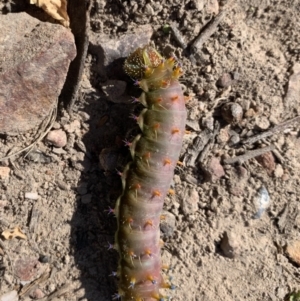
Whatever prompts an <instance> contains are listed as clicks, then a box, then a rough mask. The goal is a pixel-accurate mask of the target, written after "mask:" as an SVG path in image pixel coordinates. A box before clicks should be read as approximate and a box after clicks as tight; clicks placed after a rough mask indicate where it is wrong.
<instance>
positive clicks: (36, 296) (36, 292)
mask: <svg viewBox="0 0 300 301" xmlns="http://www.w3.org/2000/svg"><path fill="white" fill-rule="evenodd" d="M29 296H30V297H31V298H32V299H42V298H44V297H45V294H44V292H43V291H42V290H41V289H40V288H36V289H34V290H32V291H31V292H30V294H29Z"/></svg>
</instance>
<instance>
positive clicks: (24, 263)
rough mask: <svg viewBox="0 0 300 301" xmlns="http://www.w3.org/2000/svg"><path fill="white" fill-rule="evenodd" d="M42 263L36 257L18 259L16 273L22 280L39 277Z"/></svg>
mask: <svg viewBox="0 0 300 301" xmlns="http://www.w3.org/2000/svg"><path fill="white" fill-rule="evenodd" d="M40 267H41V264H40V263H39V261H38V260H37V259H36V258H23V259H18V260H17V261H16V263H15V274H16V276H17V277H18V278H19V279H20V281H32V280H34V279H35V278H36V277H37V274H38V271H39V268H40Z"/></svg>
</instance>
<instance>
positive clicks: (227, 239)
mask: <svg viewBox="0 0 300 301" xmlns="http://www.w3.org/2000/svg"><path fill="white" fill-rule="evenodd" d="M220 247H221V249H222V251H223V253H224V255H225V256H226V257H228V258H234V257H236V256H237V255H238V253H239V242H238V240H237V237H236V235H235V234H234V233H233V232H227V231H226V232H224V235H223V238H222V240H221V245H220Z"/></svg>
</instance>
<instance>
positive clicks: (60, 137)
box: [46, 130, 67, 147]
mask: <svg viewBox="0 0 300 301" xmlns="http://www.w3.org/2000/svg"><path fill="white" fill-rule="evenodd" d="M46 140H47V141H48V142H49V143H51V144H53V145H54V146H56V147H64V146H66V144H67V134H66V133H65V132H64V131H63V130H53V131H50V132H49V133H48V135H47V137H46Z"/></svg>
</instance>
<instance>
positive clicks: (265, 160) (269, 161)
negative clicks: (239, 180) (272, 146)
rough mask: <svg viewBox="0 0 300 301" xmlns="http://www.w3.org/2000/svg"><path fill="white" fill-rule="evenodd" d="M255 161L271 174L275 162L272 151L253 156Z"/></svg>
mask: <svg viewBox="0 0 300 301" xmlns="http://www.w3.org/2000/svg"><path fill="white" fill-rule="evenodd" d="M255 159H256V161H257V162H258V163H259V164H260V165H261V166H262V167H264V168H265V169H266V170H267V173H268V175H269V176H270V175H272V173H273V171H274V170H275V167H276V164H275V159H274V156H273V154H272V152H267V153H264V154H262V155H260V156H258V157H256V158H255Z"/></svg>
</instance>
